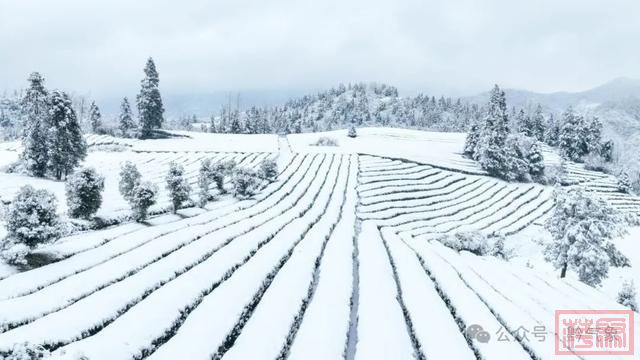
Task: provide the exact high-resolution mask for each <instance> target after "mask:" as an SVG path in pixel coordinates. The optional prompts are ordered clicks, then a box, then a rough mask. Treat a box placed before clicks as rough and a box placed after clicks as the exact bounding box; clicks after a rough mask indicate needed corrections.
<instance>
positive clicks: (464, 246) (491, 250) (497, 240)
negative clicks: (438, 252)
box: [436, 232, 511, 259]
mask: <svg viewBox="0 0 640 360" xmlns="http://www.w3.org/2000/svg"><path fill="white" fill-rule="evenodd" d="M436 240H438V241H439V242H441V243H442V244H443V245H445V246H447V247H450V248H452V249H454V250H456V251H468V252H470V253H473V254H476V255H479V256H485V255H490V256H496V257H500V258H502V259H509V258H510V257H511V252H510V251H507V250H506V249H505V247H504V237H503V236H501V235H498V236H485V235H483V234H482V233H479V232H459V233H455V234H453V235H444V236H442V237H440V238H438V239H436Z"/></svg>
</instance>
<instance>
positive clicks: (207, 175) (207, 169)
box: [198, 158, 214, 207]
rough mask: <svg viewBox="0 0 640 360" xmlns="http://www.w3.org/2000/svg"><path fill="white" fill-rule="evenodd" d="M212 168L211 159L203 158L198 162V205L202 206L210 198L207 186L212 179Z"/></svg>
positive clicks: (209, 185)
mask: <svg viewBox="0 0 640 360" xmlns="http://www.w3.org/2000/svg"><path fill="white" fill-rule="evenodd" d="M213 169H214V168H213V164H212V163H211V159H208V158H207V159H204V160H202V162H201V163H200V170H199V171H198V206H200V207H204V206H205V205H206V204H207V202H208V201H209V199H210V198H211V195H210V193H209V187H211V182H212V181H213Z"/></svg>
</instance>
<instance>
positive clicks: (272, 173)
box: [260, 159, 278, 182]
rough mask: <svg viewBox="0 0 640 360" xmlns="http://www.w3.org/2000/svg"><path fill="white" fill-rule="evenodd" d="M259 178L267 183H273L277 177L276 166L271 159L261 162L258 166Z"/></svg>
mask: <svg viewBox="0 0 640 360" xmlns="http://www.w3.org/2000/svg"><path fill="white" fill-rule="evenodd" d="M260 177H261V178H262V179H264V180H267V181H268V182H274V181H275V180H276V178H277V177H278V164H276V162H275V161H273V160H271V159H267V160H263V161H262V163H261V164H260Z"/></svg>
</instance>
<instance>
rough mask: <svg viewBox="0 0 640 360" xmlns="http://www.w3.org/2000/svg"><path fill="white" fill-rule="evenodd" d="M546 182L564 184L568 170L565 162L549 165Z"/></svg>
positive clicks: (546, 170)
mask: <svg viewBox="0 0 640 360" xmlns="http://www.w3.org/2000/svg"><path fill="white" fill-rule="evenodd" d="M544 177H545V182H546V183H547V184H549V185H556V184H557V185H564V184H565V178H566V177H567V170H566V169H565V167H564V164H562V163H561V164H558V165H549V166H547V167H546V168H545V176H544Z"/></svg>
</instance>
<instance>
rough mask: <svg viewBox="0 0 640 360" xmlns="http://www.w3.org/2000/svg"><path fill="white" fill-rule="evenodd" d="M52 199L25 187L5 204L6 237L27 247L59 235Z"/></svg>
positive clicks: (47, 193) (29, 186)
mask: <svg viewBox="0 0 640 360" xmlns="http://www.w3.org/2000/svg"><path fill="white" fill-rule="evenodd" d="M57 208H58V207H57V200H56V197H55V196H54V195H53V194H52V193H50V192H48V191H46V190H36V189H34V188H33V187H32V186H31V185H25V186H23V187H22V188H20V190H19V191H18V193H17V194H16V196H15V198H14V199H13V201H12V202H11V205H9V211H8V213H7V216H6V218H7V219H6V220H7V232H8V233H9V237H11V238H14V239H16V240H17V241H18V242H20V243H23V244H25V245H27V246H29V247H34V246H36V245H38V244H41V243H44V242H46V241H49V240H51V239H54V238H56V237H57V236H58V235H59V227H58V215H57Z"/></svg>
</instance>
